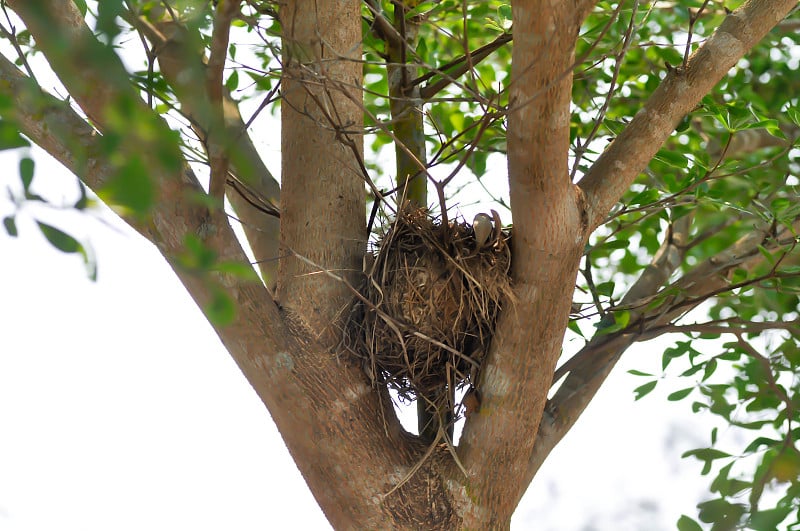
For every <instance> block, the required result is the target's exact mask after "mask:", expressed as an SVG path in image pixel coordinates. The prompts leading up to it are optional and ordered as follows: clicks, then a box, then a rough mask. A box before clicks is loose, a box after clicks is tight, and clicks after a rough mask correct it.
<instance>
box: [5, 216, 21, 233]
mask: <svg viewBox="0 0 800 531" xmlns="http://www.w3.org/2000/svg"><path fill="white" fill-rule="evenodd" d="M3 226H4V227H5V228H6V232H7V233H8V235H9V236H17V234H18V232H17V222H16V220H15V219H14V216H6V217H4V218H3Z"/></svg>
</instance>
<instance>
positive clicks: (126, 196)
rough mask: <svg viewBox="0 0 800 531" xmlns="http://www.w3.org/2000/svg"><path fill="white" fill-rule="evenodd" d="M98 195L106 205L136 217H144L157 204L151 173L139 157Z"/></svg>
mask: <svg viewBox="0 0 800 531" xmlns="http://www.w3.org/2000/svg"><path fill="white" fill-rule="evenodd" d="M97 195H98V196H99V197H100V199H102V200H103V201H104V202H105V203H107V204H108V205H110V206H115V207H117V208H119V209H121V210H122V211H123V213H129V214H134V215H139V216H143V215H145V214H147V212H148V211H149V210H150V208H152V206H153V203H154V202H155V189H154V188H153V183H152V181H151V180H150V173H149V171H148V170H147V168H146V167H145V165H144V164H143V163H142V161H141V160H140V159H139V158H138V157H134V158H131V159H130V160H128V161H127V162H126V163H125V164H124V165H123V166H122V167H121V168H120V169H119V170H118V171H117V172H116V174H114V175H113V176H112V177H111V178H110V179H109V180H108V182H107V183H106V185H105V186H103V187H102V188H101V189H100V190H98V192H97Z"/></svg>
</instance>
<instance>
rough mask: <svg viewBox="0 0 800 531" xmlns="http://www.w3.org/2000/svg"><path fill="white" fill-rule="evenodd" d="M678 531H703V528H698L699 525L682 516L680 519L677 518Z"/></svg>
mask: <svg viewBox="0 0 800 531" xmlns="http://www.w3.org/2000/svg"><path fill="white" fill-rule="evenodd" d="M678 531H703V528H702V527H700V524H698V523H697V522H695V521H694V520H692V519H691V518H689V517H688V516H686V515H685V514H682V515H681V517H680V518H678Z"/></svg>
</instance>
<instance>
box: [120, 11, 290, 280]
mask: <svg viewBox="0 0 800 531" xmlns="http://www.w3.org/2000/svg"><path fill="white" fill-rule="evenodd" d="M125 20H126V21H127V22H128V23H129V24H131V25H132V26H133V27H134V28H136V29H137V30H138V31H139V32H140V33H141V34H142V35H144V37H145V38H146V39H147V40H148V41H150V43H151V44H152V45H153V47H154V49H155V52H156V57H157V59H158V64H159V68H160V70H161V73H162V74H163V75H164V78H165V79H166V81H167V82H168V83H169V84H170V86H171V87H172V88H173V90H174V91H175V95H176V97H177V98H178V101H179V102H180V104H181V112H183V113H184V114H185V115H186V116H187V117H188V118H189V120H190V122H191V123H192V124H193V127H194V128H195V129H196V130H197V133H198V136H200V137H201V138H204V137H206V136H207V131H208V130H209V129H210V127H211V123H210V117H209V112H208V109H209V107H210V102H209V101H208V99H207V97H206V93H205V92H204V91H202V90H197V87H198V86H202V83H203V80H204V79H205V77H206V74H205V70H206V68H207V67H206V65H205V63H204V62H203V58H202V57H200V56H199V55H198V53H197V48H196V47H194V46H192V42H195V41H196V40H199V35H191V34H189V29H188V28H187V27H186V26H185V25H182V24H181V23H180V22H179V21H176V20H172V18H169V17H166V18H164V19H160V20H148V19H145V18H144V17H138V16H136V15H134V14H133V13H130V12H126V16H125ZM222 107H223V111H224V113H225V118H224V119H225V129H226V130H227V131H231V132H233V138H232V139H229V141H230V142H232V143H231V144H229V146H228V148H229V150H230V151H229V157H230V163H231V169H232V171H233V174H234V175H233V176H232V179H231V180H232V183H233V187H234V188H235V189H236V190H237V193H235V194H228V199H229V201H230V202H231V205H233V209H234V211H235V212H236V214H237V215H238V217H239V219H240V220H241V222H242V226H243V228H244V232H245V235H246V236H247V241H248V242H249V243H250V247H251V248H252V250H253V254H254V255H255V259H256V262H257V263H258V264H259V268H260V270H261V273H262V276H263V278H264V281H265V283H266V284H267V287H269V288H270V290H271V291H272V292H273V293H274V290H275V284H276V281H277V272H278V260H277V258H278V256H279V252H280V251H279V245H278V242H279V231H280V227H279V220H278V219H276V215H275V214H277V212H278V210H279V208H280V187H279V186H278V181H277V180H276V179H275V177H273V175H272V173H271V172H270V171H269V169H268V168H267V166H266V165H265V164H264V161H263V159H262V158H261V156H260V155H259V153H258V150H256V148H255V145H254V144H253V141H252V139H251V138H250V135H249V134H248V132H247V127H246V125H245V123H244V120H242V116H241V114H240V113H239V107H238V105H237V103H236V102H235V101H234V100H233V99H232V98H231V96H230V93H229V92H228V91H227V90H226V91H224V92H223V102H222ZM239 189H242V191H243V192H244V193H240V192H239V191H238V190H239ZM253 202H255V203H256V204H255V205H254V204H252V203H253ZM261 203H263V206H262V205H261Z"/></svg>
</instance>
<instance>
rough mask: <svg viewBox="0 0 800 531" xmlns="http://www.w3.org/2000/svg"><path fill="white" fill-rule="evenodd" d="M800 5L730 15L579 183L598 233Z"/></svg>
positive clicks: (763, 5) (766, 2)
mask: <svg viewBox="0 0 800 531" xmlns="http://www.w3.org/2000/svg"><path fill="white" fill-rule="evenodd" d="M795 5H796V2H795V1H794V0H777V1H774V0H751V1H750V2H747V3H745V4H744V5H742V6H741V7H740V8H739V9H737V10H736V11H734V12H733V13H731V14H730V15H728V16H727V17H726V18H725V20H724V21H723V23H722V24H721V25H720V27H719V28H717V31H715V32H714V35H713V36H712V37H711V38H709V39H708V40H707V41H706V42H705V43H704V44H703V45H702V46H700V48H698V50H697V51H696V52H695V53H694V54H692V56H691V57H690V58H689V60H688V61H687V63H686V68H675V69H672V70H671V71H669V72H668V73H667V75H666V77H665V78H664V80H663V81H662V83H661V85H660V86H659V88H658V89H657V90H656V91H655V92H654V93H653V95H652V96H651V97H650V99H649V100H648V101H647V103H646V104H645V106H644V108H643V109H642V110H640V111H639V112H638V113H637V114H636V116H635V117H634V118H633V120H632V121H631V123H630V124H629V125H628V126H627V127H626V128H625V130H624V131H623V132H622V133H621V134H620V135H619V136H618V137H617V138H616V139H615V140H614V142H612V143H611V145H610V146H609V147H608V149H606V151H605V152H604V153H603V154H602V155H601V156H600V158H598V160H597V161H596V162H595V163H594V165H593V166H592V168H591V169H590V170H589V172H588V173H587V174H586V176H585V177H584V178H583V179H581V181H580V183H579V185H580V187H581V188H582V189H583V191H584V194H585V196H586V201H587V205H588V218H589V227H590V228H591V229H594V227H596V226H597V225H598V224H599V223H600V222H601V221H602V219H603V218H604V217H605V216H606V214H607V213H608V212H609V210H610V209H611V207H612V206H613V205H614V203H616V202H617V201H618V200H619V198H620V197H622V194H623V193H624V192H625V191H626V190H627V189H628V187H629V186H630V185H631V183H632V182H633V180H634V179H635V178H636V176H637V175H638V174H639V172H641V171H642V170H643V169H644V168H645V167H646V166H647V164H648V162H649V161H650V159H652V158H653V155H655V153H656V152H657V151H658V149H659V148H660V146H661V145H662V144H663V143H664V141H665V140H666V139H667V138H668V137H669V135H670V134H672V131H673V130H674V129H675V127H676V126H677V125H678V123H679V122H680V120H681V119H682V118H683V117H684V116H685V115H686V113H688V112H689V111H690V110H691V109H693V108H694V106H695V105H696V104H697V103H698V102H699V101H700V99H701V98H702V97H703V96H705V95H706V94H707V93H708V92H709V91H711V89H712V88H713V87H714V85H716V83H717V82H718V81H719V80H720V79H721V78H722V76H724V75H725V74H726V73H727V72H728V71H729V70H730V68H731V67H733V66H734V65H735V64H736V61H738V60H739V59H740V58H741V57H742V56H743V55H744V54H745V53H746V52H747V51H748V50H750V48H752V47H753V46H755V45H756V43H758V41H760V40H761V39H762V38H763V37H764V36H765V35H766V34H767V33H768V32H769V31H770V30H771V29H772V28H773V27H774V26H775V25H776V24H777V23H778V22H780V21H781V20H782V19H783V18H784V17H785V16H786V14H787V13H788V12H789V11H790V10H791V9H792V8H793V7H794V6H795Z"/></svg>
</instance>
